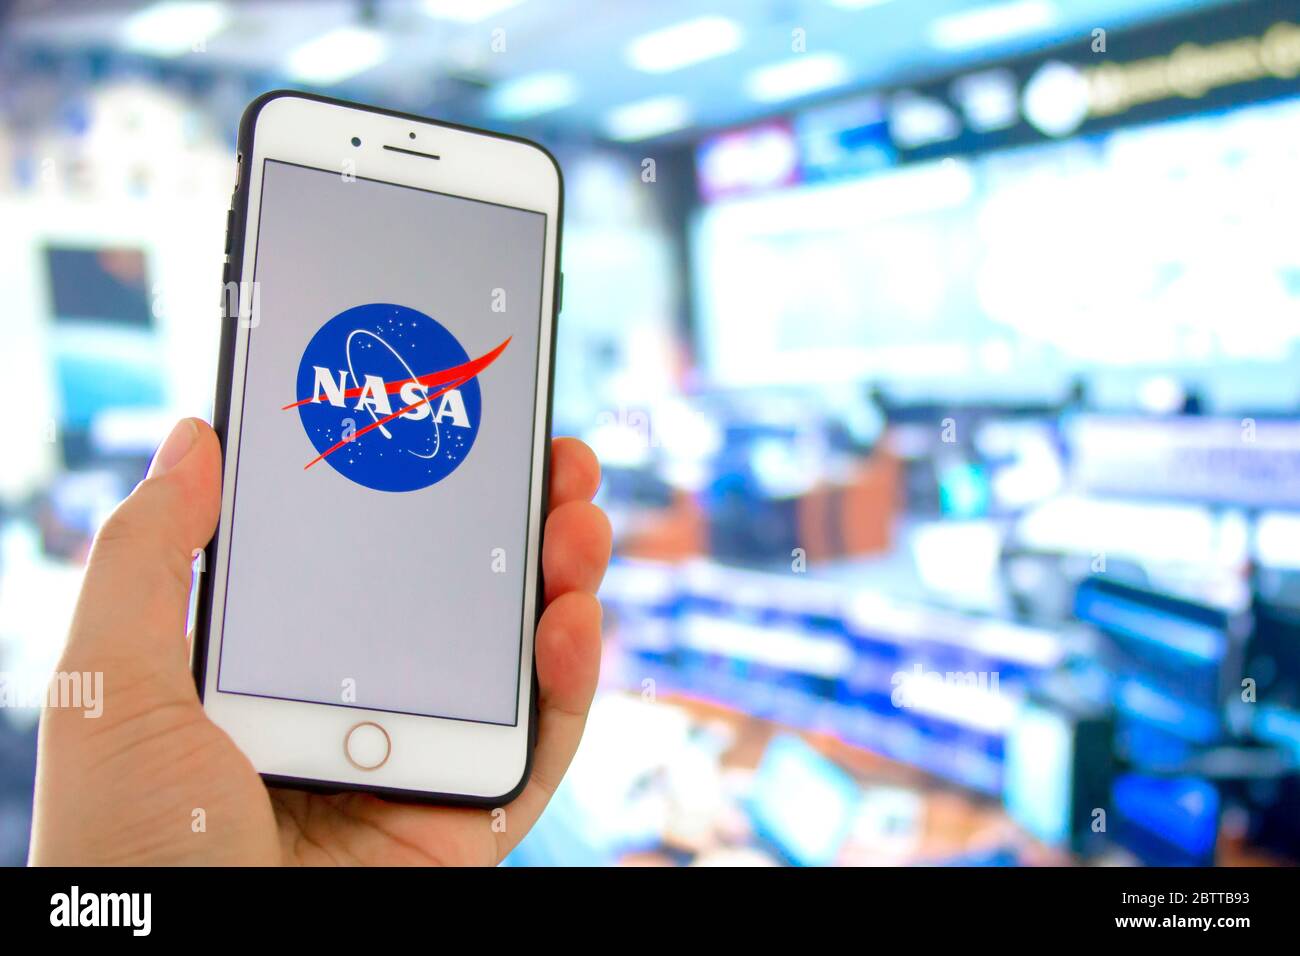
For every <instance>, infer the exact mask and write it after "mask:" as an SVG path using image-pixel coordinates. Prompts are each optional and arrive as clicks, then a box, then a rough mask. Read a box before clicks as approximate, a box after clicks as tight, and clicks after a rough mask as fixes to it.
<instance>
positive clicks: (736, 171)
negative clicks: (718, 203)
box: [696, 121, 799, 200]
mask: <svg viewBox="0 0 1300 956" xmlns="http://www.w3.org/2000/svg"><path fill="white" fill-rule="evenodd" d="M696 164H697V167H698V179H699V185H700V194H701V196H702V197H703V198H704V199H706V200H713V199H721V198H724V197H726V196H736V195H741V194H744V193H751V192H758V191H761V190H764V189H772V188H775V187H778V186H788V185H791V184H792V183H795V182H797V181H798V178H799V151H798V149H797V148H796V147H795V140H794V132H793V130H792V129H791V127H790V125H789V123H786V122H784V121H781V122H772V123H763V124H761V125H759V126H751V127H747V128H745V129H740V130H734V131H732V132H729V133H723V134H721V135H719V136H714V137H711V138H710V139H707V140H705V141H704V142H703V143H701V144H700V147H699V150H698V152H697V153H696Z"/></svg>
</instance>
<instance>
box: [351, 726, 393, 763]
mask: <svg viewBox="0 0 1300 956" xmlns="http://www.w3.org/2000/svg"><path fill="white" fill-rule="evenodd" d="M392 749H393V742H392V740H390V739H389V737H388V731H386V730H384V728H383V727H380V726H379V725H378V724H377V723H375V722H374V721H373V720H365V721H362V722H361V723H359V724H356V725H354V726H353V727H352V729H351V730H349V731H348V733H347V736H346V737H344V738H343V753H344V755H345V756H346V757H347V758H348V763H350V764H352V766H354V767H356V768H357V769H358V770H378V769H379V768H380V767H382V766H383V765H384V762H385V761H386V760H388V755H389V753H391V752H392Z"/></svg>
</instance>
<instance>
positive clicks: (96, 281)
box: [45, 246, 166, 465]
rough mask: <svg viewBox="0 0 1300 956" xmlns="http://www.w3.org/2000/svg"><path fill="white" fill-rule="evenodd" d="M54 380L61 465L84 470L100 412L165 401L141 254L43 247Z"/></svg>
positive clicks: (155, 405) (154, 406) (152, 406)
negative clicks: (61, 435)
mask: <svg viewBox="0 0 1300 956" xmlns="http://www.w3.org/2000/svg"><path fill="white" fill-rule="evenodd" d="M45 265H46V272H47V275H48V278H49V297H50V305H51V309H52V313H51V318H52V320H53V323H54V330H53V335H52V336H51V344H52V346H53V347H52V353H53V366H54V379H55V382H56V386H57V394H58V399H59V409H60V416H59V418H60V422H61V424H62V426H63V429H64V432H65V435H64V448H63V452H64V457H65V460H67V461H68V463H69V464H70V465H80V464H84V463H85V462H86V461H87V460H89V458H91V457H93V453H92V452H90V451H89V450H88V448H87V447H86V446H87V442H86V440H85V439H86V434H87V432H88V431H89V430H90V429H91V428H92V426H93V425H94V424H95V421H96V419H97V418H98V417H99V416H100V415H101V414H103V413H104V412H108V411H112V410H121V409H135V410H139V409H157V408H161V407H162V406H163V405H164V403H165V401H166V393H165V386H164V374H163V357H162V356H163V350H162V344H161V342H159V340H158V338H157V335H156V334H155V332H154V328H153V311H152V304H151V300H150V293H149V282H148V274H147V269H146V267H145V257H144V253H143V252H142V251H141V250H139V249H130V248H125V247H108V246H105V247H98V248H81V247H67V246H47V247H46V248H45Z"/></svg>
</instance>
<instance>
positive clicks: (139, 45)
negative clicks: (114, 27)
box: [122, 0, 227, 56]
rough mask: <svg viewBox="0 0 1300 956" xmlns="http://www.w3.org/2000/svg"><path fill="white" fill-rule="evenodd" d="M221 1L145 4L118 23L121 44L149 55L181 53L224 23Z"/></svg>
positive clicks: (178, 0)
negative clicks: (138, 10)
mask: <svg viewBox="0 0 1300 956" xmlns="http://www.w3.org/2000/svg"><path fill="white" fill-rule="evenodd" d="M226 19H227V13H226V6H225V4H224V3H217V2H215V0H202V2H200V0H195V2H181V0H168V2H165V3H155V4H153V5H152V6H148V7H145V8H144V9H143V10H141V11H140V12H139V13H135V14H133V15H131V16H130V17H128V18H127V20H126V23H125V24H123V26H122V45H123V46H124V47H126V49H128V50H133V51H135V52H136V53H147V54H149V55H151V56H181V55H183V54H185V53H189V52H191V51H192V50H194V48H195V45H196V44H198V43H202V42H205V41H207V40H208V39H209V38H211V37H212V36H214V35H215V34H216V33H218V32H220V30H221V28H222V27H224V26H225V25H226Z"/></svg>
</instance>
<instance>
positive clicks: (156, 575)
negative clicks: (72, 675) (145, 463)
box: [64, 418, 221, 694]
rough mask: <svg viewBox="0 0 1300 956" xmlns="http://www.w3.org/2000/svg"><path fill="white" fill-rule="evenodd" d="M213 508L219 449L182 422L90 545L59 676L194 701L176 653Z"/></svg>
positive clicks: (181, 654) (212, 437)
mask: <svg viewBox="0 0 1300 956" xmlns="http://www.w3.org/2000/svg"><path fill="white" fill-rule="evenodd" d="M220 508H221V446H220V443H219V442H218V441H217V436H216V434H215V433H214V432H213V431H212V429H211V428H210V427H208V425H207V424H205V423H204V422H201V421H199V420H198V419H196V418H186V419H182V420H181V421H179V422H177V423H176V426H175V427H174V428H173V429H172V431H171V434H170V435H168V436H167V438H166V440H165V441H164V442H163V443H162V445H161V446H160V447H159V449H158V453H157V454H156V455H155V456H154V460H153V463H152V464H151V465H150V466H149V474H148V476H147V477H146V478H145V480H144V481H142V482H140V484H139V485H137V486H136V488H135V490H134V491H133V492H131V494H130V495H129V496H128V497H127V499H126V500H125V501H123V502H122V503H121V504H120V505H118V507H117V509H116V510H115V511H114V512H113V513H112V514H111V515H110V516H109V518H108V520H107V521H106V522H104V525H103V527H102V528H100V530H99V533H98V534H97V535H96V536H95V543H94V546H93V547H92V548H91V551H90V560H89V562H88V564H87V567H86V575H85V579H84V580H83V582H82V585H81V596H80V597H79V598H78V600H77V610H76V613H75V615H74V616H73V621H72V630H71V633H70V634H69V637H68V645H67V649H66V651H65V654H64V662H65V666H66V665H71V669H74V670H105V669H108V668H110V667H111V668H112V669H113V670H114V671H118V670H119V669H122V670H125V671H126V672H127V673H130V674H133V675H136V676H140V677H142V676H145V674H147V673H149V672H152V673H153V674H155V675H157V676H161V677H163V678H165V681H164V682H165V683H167V684H170V685H173V686H175V687H176V689H178V690H179V689H182V688H186V687H188V691H189V693H191V694H192V693H193V684H192V682H191V681H190V679H189V664H188V653H187V650H186V645H185V624H186V617H187V613H188V610H189V597H190V583H191V567H192V563H193V559H194V552H195V550H196V549H199V548H202V547H204V546H205V545H206V544H207V543H208V540H209V539H210V538H211V537H212V532H213V529H214V528H215V527H216V523H217V515H218V512H219V511H220ZM177 681H179V683H177Z"/></svg>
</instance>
